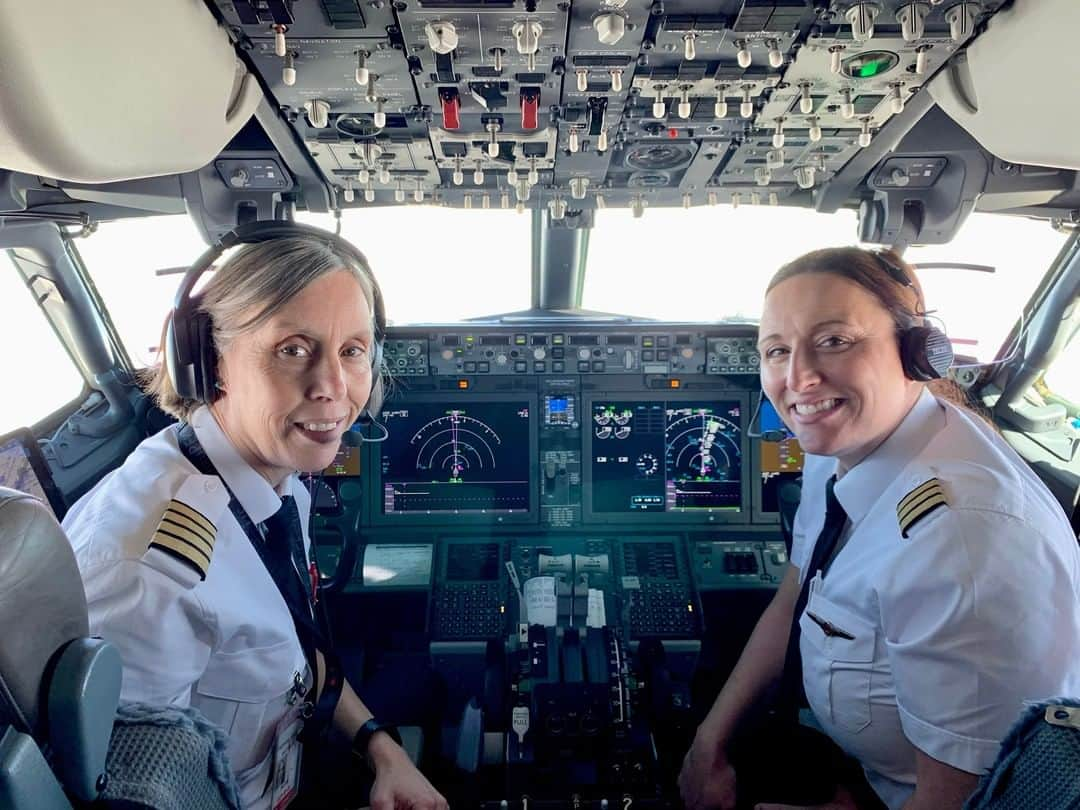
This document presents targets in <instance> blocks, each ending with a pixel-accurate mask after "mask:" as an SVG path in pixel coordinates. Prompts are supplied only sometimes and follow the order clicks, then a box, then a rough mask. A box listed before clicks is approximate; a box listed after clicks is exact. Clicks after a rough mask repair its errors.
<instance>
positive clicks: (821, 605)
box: [799, 592, 877, 733]
mask: <svg viewBox="0 0 1080 810" xmlns="http://www.w3.org/2000/svg"><path fill="white" fill-rule="evenodd" d="M799 627H800V628H801V629H802V635H803V638H804V639H805V640H806V643H804V644H802V647H801V649H802V655H803V670H804V680H805V686H806V694H807V698H808V699H809V700H810V701H811V708H813V709H814V710H815V712H816V713H818V714H822V715H824V716H825V717H827V718H828V719H829V721H830V722H831V723H832V725H834V726H836V727H837V728H839V729H842V730H844V731H847V732H852V733H854V732H859V731H862V730H863V729H864V728H866V727H867V726H868V725H870V679H871V676H872V674H873V669H874V654H875V649H876V646H877V628H876V627H875V626H874V625H873V624H871V623H870V622H868V621H866V620H865V619H863V618H861V617H860V616H857V615H856V614H854V613H852V612H851V611H848V610H846V609H844V608H842V607H840V606H839V605H837V604H835V603H834V602H831V601H829V600H828V599H826V598H825V597H823V596H822V595H821V594H820V593H817V592H815V593H813V594H811V596H810V600H809V602H808V603H807V605H806V610H805V612H804V613H803V615H802V617H801V618H800V619H799ZM815 703H817V704H818V705H816V706H815V705H814V704H815Z"/></svg>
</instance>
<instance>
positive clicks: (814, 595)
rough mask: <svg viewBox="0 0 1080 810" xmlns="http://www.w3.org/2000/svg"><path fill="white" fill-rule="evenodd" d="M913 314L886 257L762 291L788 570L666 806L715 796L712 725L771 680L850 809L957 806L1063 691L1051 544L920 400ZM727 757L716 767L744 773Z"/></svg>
mask: <svg viewBox="0 0 1080 810" xmlns="http://www.w3.org/2000/svg"><path fill="white" fill-rule="evenodd" d="M925 313H926V302H925V301H924V299H923V295H922V290H921V287H919V285H918V280H917V278H916V277H915V274H914V272H913V269H912V268H911V266H910V265H905V264H904V263H903V262H902V261H900V260H899V258H898V257H897V256H896V255H895V254H893V253H891V252H883V253H877V252H873V251H867V250H862V249H859V248H831V249H825V250H818V251H814V252H811V253H809V254H807V255H805V256H802V257H800V258H799V259H796V260H795V261H793V262H791V263H789V264H787V265H785V266H784V267H782V268H781V269H780V270H779V271H778V272H777V274H776V275H775V276H774V277H773V279H772V281H771V283H770V285H769V288H768V292H767V294H766V296H765V306H764V312H763V314H762V318H761V329H760V334H761V338H760V341H759V348H760V350H761V356H762V362H761V382H762V387H763V388H764V390H765V393H766V395H767V396H768V397H769V400H770V401H771V402H772V404H773V405H774V406H775V408H776V410H777V412H778V413H779V414H780V415H781V417H782V418H783V420H784V422H785V423H786V424H787V426H788V427H789V428H790V429H791V431H792V432H793V433H794V434H795V436H796V438H797V439H798V440H799V443H800V445H801V446H802V448H803V449H805V450H806V451H807V452H808V455H807V457H806V465H805V468H804V472H803V484H802V493H801V501H800V503H799V507H798V511H797V513H796V515H795V520H794V527H793V531H792V534H793V538H794V541H793V543H792V546H791V555H790V559H791V563H792V566H793V567H792V568H791V569H790V570H789V575H788V576H787V577H786V579H785V581H784V583H783V585H782V586H781V588H780V590H779V591H778V593H777V596H776V597H775V599H774V601H773V605H771V606H770V608H769V609H768V610H767V611H766V613H765V614H763V616H762V618H761V620H760V622H759V624H758V626H757V628H756V629H755V630H754V634H753V636H752V637H751V642H750V644H748V646H747V648H746V651H744V654H743V659H744V660H740V662H739V664H738V667H737V668H736V673H750V674H747V675H745V676H744V677H743V678H739V677H736V675H732V677H731V678H730V679H729V681H728V685H727V686H725V687H724V690H723V691H722V692H721V693H720V696H719V697H718V698H717V701H716V704H715V706H714V708H713V710H712V711H711V712H710V714H709V717H708V718H706V720H705V722H704V723H703V724H702V726H701V728H699V730H698V733H697V738H696V739H695V742H694V747H693V748H692V749H691V751H690V753H689V754H688V755H687V761H686V764H685V765H684V770H683V775H682V777H681V784H682V788H683V795H684V797H688V801H687V804H688V805H691V806H696V805H700V804H703V803H704V802H700V801H697V798H696V797H699V796H705V795H706V792H705V791H706V788H707V787H709V786H713V787H712V788H710V789H715V786H717V785H720V786H723V785H731V786H733V785H734V778H735V777H734V771H733V770H732V767H731V766H730V765H729V764H728V761H727V759H726V753H724V749H725V748H726V747H727V746H728V745H729V744H731V743H732V741H731V740H730V739H728V738H729V737H730V736H731V735H732V732H731V731H730V729H733V728H735V727H736V726H737V725H738V723H739V721H740V720H741V719H742V717H743V716H744V714H745V713H746V711H747V700H746V696H747V695H755V694H760V693H761V691H763V690H764V687H765V686H766V685H767V684H768V683H769V682H771V681H773V680H775V679H781V680H780V683H781V689H780V692H781V697H780V705H781V711H780V712H779V713H778V715H785V716H788V717H790V716H792V715H794V714H795V713H796V710H797V708H798V706H799V703H800V700H801V696H802V693H803V692H805V699H806V701H807V703H808V705H809V707H810V709H811V710H812V711H813V713H814V715H815V717H816V718H817V720H818V723H819V724H820V726H821V728H822V729H823V730H824V731H825V733H826V734H828V736H829V737H830V738H831V739H832V741H833V742H835V743H836V745H837V746H838V747H839V748H838V751H839V750H842V751H844V752H847V753H849V754H850V755H852V756H854V757H856V758H857V759H858V764H859V765H861V766H862V767H861V769H860V768H857V767H853V764H854V763H850V762H845V761H843V760H842V759H840V760H838V761H836V762H833V763H831V764H827V765H825V766H823V768H822V769H820V770H823V771H826V770H827V771H828V773H829V776H828V780H829V781H828V782H826V783H823V784H821V785H818V784H817V783H815V785H814V786H815V790H820V791H822V792H823V793H824V795H823V796H822V797H821V799H822V800H829V799H832V800H834V801H837V802H840V805H839V806H843V807H852V806H854V805H853V804H852V803H851V801H850V799H851V797H852V795H857V794H859V793H865V785H864V784H863V783H862V779H863V776H862V774H863V773H864V772H865V775H866V779H867V780H868V781H869V784H870V786H871V787H872V788H873V791H874V793H876V795H877V797H879V798H880V800H881V801H882V802H884V803H885V805H887V806H888V807H890V808H899V807H901V806H903V807H934V808H959V807H960V805H961V803H962V802H963V799H964V797H965V796H966V795H968V794H970V792H971V791H972V789H973V788H974V787H975V784H976V782H977V774H979V773H981V772H983V771H985V770H986V769H987V768H988V767H989V766H990V765H991V764H992V763H993V761H994V758H995V757H996V755H997V751H998V746H999V741H1000V740H1001V739H1002V738H1003V736H1004V735H1005V733H1006V732H1007V730H1008V728H1009V726H1010V725H1011V724H1012V722H1013V719H1014V714H1015V711H1014V709H1013V707H1015V706H1017V705H1020V704H1021V703H1022V702H1023V701H1025V700H1030V699H1033V698H1035V697H1037V696H1040V695H1051V694H1071V693H1073V692H1075V691H1076V690H1077V689H1078V688H1080V681H1078V675H1077V672H1076V668H1075V663H1074V662H1075V661H1076V660H1078V656H1080V609H1078V606H1077V602H1076V598H1075V594H1076V592H1077V588H1078V587H1080V582H1078V581H1077V577H1078V574H1077V571H1078V568H1077V564H1076V559H1077V558H1076V541H1075V538H1074V535H1073V532H1072V530H1071V529H1070V527H1069V524H1068V522H1067V521H1066V519H1065V516H1064V514H1063V513H1062V512H1061V510H1060V509H1059V508H1058V506H1057V504H1056V502H1055V501H1054V498H1053V496H1052V495H1051V494H1050V492H1049V490H1047V488H1046V486H1045V485H1044V484H1043V483H1042V481H1041V480H1040V479H1039V478H1038V477H1037V476H1036V475H1035V474H1034V473H1033V472H1032V470H1031V468H1030V467H1028V466H1027V465H1025V464H1024V463H1023V462H1022V461H1021V460H1020V458H1019V457H1018V456H1017V455H1016V454H1015V453H1014V452H1013V451H1012V449H1011V448H1010V447H1009V446H1008V445H1007V444H1006V443H1005V441H1004V440H1003V439H1002V437H1001V436H1000V435H998V434H997V433H996V432H994V431H993V430H992V429H991V428H990V427H989V426H987V425H985V424H983V423H982V421H981V420H980V419H977V418H973V416H972V414H971V413H970V412H969V411H967V410H965V409H962V408H958V407H956V406H955V405H954V404H952V403H951V402H948V401H946V400H945V399H943V398H941V397H938V396H935V395H934V393H933V390H932V389H931V388H930V384H931V383H936V382H938V378H940V376H941V375H943V374H944V373H945V372H946V371H947V368H948V366H949V361H950V360H951V350H950V349H949V344H948V339H947V338H946V337H945V335H944V334H942V333H941V332H938V331H937V330H935V329H932V328H929V327H927V326H926V325H925V319H924V317H923V316H924V315H925ZM1048 583H1053V586H1050V587H1048ZM1032 593H1039V594H1040V595H1041V596H1040V599H1039V600H1037V603H1033V601H1032V599H1031V594H1032ZM1063 639H1067V640H1068V641H1067V642H1064V641H1062V640H1063ZM1063 646H1064V648H1063ZM746 661H750V662H752V663H745V662H746ZM1031 661H1039V666H1038V667H1037V668H1032V667H1030V665H1029V662H1031ZM744 679H745V680H746V683H743V682H742V681H743V680H744ZM778 722H780V723H781V724H783V723H784V722H785V721H784V720H779V721H778ZM766 737H767V738H771V739H770V742H771V741H772V740H776V739H791V738H792V737H793V735H792V732H791V729H790V728H779V729H774V730H773V733H772V734H769V735H766ZM823 742H824V741H821V740H817V741H815V742H813V743H812V745H810V746H807V748H817V749H820V750H825V748H826V745H823ZM732 749H733V752H739V756H742V757H743V758H744V759H743V760H741V761H737V762H735V766H734V767H735V769H737V770H741V769H743V768H744V766H743V764H741V762H745V763H750V762H751V761H753V760H755V759H756V757H755V755H754V754H752V753H747V749H746V748H743V749H742V750H741V751H740V745H739V742H738V741H736V742H735V743H734V744H732ZM718 750H719V751H721V754H720V755H719V756H717V755H716V752H717V751H718ZM809 754H810V751H798V752H796V754H795V758H800V759H801V758H802V757H804V756H808V755H809ZM837 756H838V757H842V755H840V754H839V753H838V754H837ZM748 768H749V764H748V765H747V769H748ZM751 773H752V771H751ZM743 784H744V781H743V780H742V779H740V782H739V785H740V787H741V786H742V785H743ZM876 801H877V800H876V799H871V800H870V802H869V803H868V804H867V803H866V802H862V801H860V803H859V804H858V806H860V807H862V806H879V805H877V804H876ZM845 802H846V803H845ZM833 806H836V805H833Z"/></svg>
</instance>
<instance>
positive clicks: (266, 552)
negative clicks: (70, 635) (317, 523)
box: [262, 495, 311, 617]
mask: <svg viewBox="0 0 1080 810" xmlns="http://www.w3.org/2000/svg"><path fill="white" fill-rule="evenodd" d="M265 525H266V531H267V538H266V544H265V546H264V547H263V555H262V557H263V560H264V561H265V562H266V568H267V570H269V571H270V576H271V577H273V579H274V583H275V584H276V585H277V586H278V590H279V591H281V595H282V596H283V597H284V598H285V601H286V603H287V604H288V606H289V609H290V610H291V611H292V613H293V615H294V616H296V615H299V616H309V617H310V616H311V598H310V596H309V594H308V588H309V584H308V565H307V555H306V554H305V553H304V533H303V528H302V527H301V526H300V513H299V512H298V511H297V509H296V499H295V498H293V496H292V495H286V496H285V497H284V498H282V499H281V508H280V509H278V510H277V512H275V513H274V514H273V515H271V516H270V517H268V518H267V519H266V524H265Z"/></svg>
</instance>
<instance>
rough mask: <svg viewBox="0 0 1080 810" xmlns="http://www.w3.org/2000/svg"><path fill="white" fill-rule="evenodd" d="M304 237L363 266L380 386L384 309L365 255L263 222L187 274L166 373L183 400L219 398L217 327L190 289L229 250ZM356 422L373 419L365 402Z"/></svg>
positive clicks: (314, 232)
mask: <svg viewBox="0 0 1080 810" xmlns="http://www.w3.org/2000/svg"><path fill="white" fill-rule="evenodd" d="M288 238H301V239H310V240H316V241H319V242H323V243H325V244H326V245H327V246H328V247H330V248H331V249H332V250H334V251H335V252H337V253H339V254H341V255H342V256H347V257H348V258H350V259H353V260H354V261H355V262H356V264H357V266H358V267H361V268H364V269H365V270H366V273H367V277H368V279H369V280H370V281H371V289H372V298H373V299H374V300H373V301H372V302H371V304H372V310H373V312H374V316H375V334H374V347H373V350H372V352H371V379H372V385H371V387H372V391H374V390H375V386H376V385H378V384H379V382H380V379H381V377H380V375H381V374H382V366H383V362H382V358H383V341H384V340H385V338H386V311H385V309H384V307H383V298H382V291H381V290H380V289H379V283H378V282H377V281H376V280H375V276H374V275H372V273H371V271H370V270H367V267H368V263H367V259H366V258H365V257H364V255H363V254H362V253H361V252H360V251H359V250H357V249H356V248H355V247H353V246H352V245H350V244H349V243H348V242H347V241H345V240H344V239H343V238H341V237H340V236H336V235H334V234H332V233H330V232H328V231H324V230H322V229H320V228H313V227H311V226H309V225H300V224H297V223H294V222H278V221H262V222H253V223H250V224H248V225H242V226H240V227H238V228H235V229H234V230H231V231H229V232H228V233H226V234H225V235H224V236H222V237H221V239H219V240H218V241H217V243H215V244H214V245H213V246H211V247H210V248H209V249H208V250H207V251H206V252H205V253H203V254H202V255H201V256H200V257H199V258H198V259H196V260H195V263H194V264H192V265H191V267H190V268H189V269H188V271H187V272H186V273H185V274H184V278H183V280H182V281H181V282H180V287H179V289H177V291H176V297H175V299H174V300H173V309H172V313H171V314H170V315H169V321H168V325H167V327H166V329H165V358H164V359H165V369H166V372H167V373H168V375H169V379H170V381H171V382H172V385H173V389H174V390H175V391H176V393H177V394H178V395H179V396H181V397H183V398H184V399H193V400H196V401H198V402H205V403H207V404H209V403H211V402H213V401H214V399H215V398H216V397H217V390H218V385H217V362H218V356H217V350H216V349H215V348H214V339H213V324H212V323H211V321H210V316H209V314H207V313H205V312H200V311H199V309H198V307H199V297H198V296H192V294H191V291H192V290H193V289H194V288H195V284H196V282H198V280H199V279H200V278H201V277H202V275H203V273H205V272H206V271H207V270H208V269H209V268H210V267H211V265H213V263H214V262H215V261H217V259H218V258H219V257H220V256H221V255H222V254H223V253H224V252H225V251H226V250H229V249H230V248H233V247H236V246H237V245H257V244H260V243H262V242H269V241H271V240H273V239H288ZM358 421H359V422H360V423H361V424H367V423H370V422H371V421H372V417H371V414H370V412H369V410H368V408H367V405H366V404H365V406H364V408H363V410H362V411H361V413H360V417H359V419H358Z"/></svg>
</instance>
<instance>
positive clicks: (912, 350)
mask: <svg viewBox="0 0 1080 810" xmlns="http://www.w3.org/2000/svg"><path fill="white" fill-rule="evenodd" d="M900 362H901V364H902V365H903V367H904V374H905V375H907V377H908V379H910V380H915V381H916V382H929V381H930V380H937V379H940V378H941V377H944V376H945V375H946V374H948V373H949V368H950V367H951V366H952V364H953V349H952V342H951V341H950V340H949V337H948V335H946V334H945V333H944V332H942V331H941V330H940V329H935V328H934V327H932V326H912V327H911V328H909V329H905V330H904V331H903V332H902V333H901V334H900Z"/></svg>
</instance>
